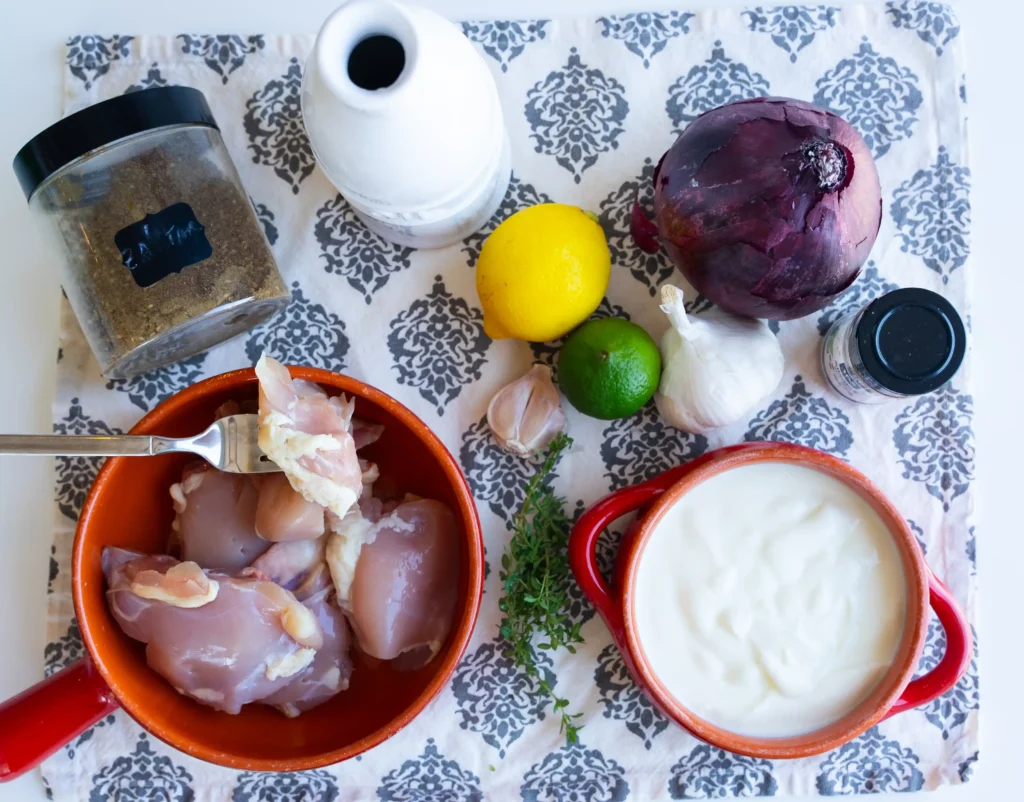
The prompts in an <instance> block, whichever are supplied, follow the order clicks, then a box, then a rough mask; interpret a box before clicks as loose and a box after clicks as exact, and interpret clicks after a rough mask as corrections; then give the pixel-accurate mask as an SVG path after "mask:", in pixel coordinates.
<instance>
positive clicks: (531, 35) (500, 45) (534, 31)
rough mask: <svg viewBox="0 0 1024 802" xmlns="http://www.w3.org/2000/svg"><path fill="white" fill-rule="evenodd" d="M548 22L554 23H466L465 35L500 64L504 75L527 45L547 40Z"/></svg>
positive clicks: (536, 21) (463, 25)
mask: <svg viewBox="0 0 1024 802" xmlns="http://www.w3.org/2000/svg"><path fill="white" fill-rule="evenodd" d="M548 22H550V20H546V19H537V20H487V21H485V22H463V23H462V32H463V33H464V34H465V35H466V37H467V38H468V39H469V41H471V42H476V43H477V44H478V45H480V47H482V48H483V51H484V52H485V53H486V54H487V55H488V56H490V57H491V58H492V59H494V60H495V61H497V62H498V64H500V65H501V71H502V72H508V65H509V62H511V61H512V60H513V59H515V58H517V57H518V56H520V55H522V53H523V50H525V49H526V46H527V45H529V44H530V43H531V42H536V41H538V40H540V39H543V38H544V36H545V32H544V26H545V25H547V24H548Z"/></svg>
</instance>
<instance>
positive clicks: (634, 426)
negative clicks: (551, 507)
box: [601, 401, 708, 490]
mask: <svg viewBox="0 0 1024 802" xmlns="http://www.w3.org/2000/svg"><path fill="white" fill-rule="evenodd" d="M601 437H602V439H603V442H602V443H601V460H602V461H603V462H604V467H605V473H604V475H605V477H606V478H607V479H608V481H609V486H608V489H609V490H618V489H619V488H620V487H627V486H629V485H633V484H637V483H638V482H645V481H647V480H648V479H653V478H654V477H655V476H657V475H658V474H660V473H664V472H665V471H667V470H668V469H669V468H674V467H676V466H677V465H681V464H682V463H684V462H686V461H687V460H691V459H693V458H694V457H699V456H700V455H701V454H703V453H704V452H705V451H707V448H708V440H707V438H706V437H705V436H704V435H702V434H689V433H687V432H684V431H681V430H680V429H675V428H673V427H671V426H669V425H668V424H667V423H665V421H664V420H662V418H661V416H660V415H659V414H658V409H657V407H655V406H654V402H653V401H650V402H648V403H647V404H646V405H645V406H644V407H643V409H641V410H640V411H639V412H638V413H636V415H634V416H633V417H631V418H622V419H620V420H617V421H612V422H611V423H610V424H609V425H608V428H606V429H605V430H604V431H603V432H602V433H601Z"/></svg>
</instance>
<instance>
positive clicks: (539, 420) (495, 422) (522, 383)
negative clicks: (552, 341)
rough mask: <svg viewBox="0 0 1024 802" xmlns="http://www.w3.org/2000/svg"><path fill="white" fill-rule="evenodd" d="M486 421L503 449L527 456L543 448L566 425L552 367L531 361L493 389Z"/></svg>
mask: <svg viewBox="0 0 1024 802" xmlns="http://www.w3.org/2000/svg"><path fill="white" fill-rule="evenodd" d="M487 425H488V426H490V427H491V432H492V433H493V434H494V438H495V439H496V440H497V441H498V445H500V446H501V447H502V448H503V449H505V450H506V451H509V452H511V453H512V454H516V455H518V456H520V457H528V456H530V455H532V454H536V453H538V452H539V451H541V450H542V449H543V448H545V447H546V446H547V445H548V443H550V442H551V441H552V440H554V439H555V435H557V434H558V433H559V432H560V431H562V430H563V429H564V428H565V413H564V412H562V404H561V399H560V398H559V396H558V390H557V389H556V387H555V384H554V382H553V381H552V380H551V368H549V367H548V366H547V365H534V366H533V367H532V368H530V369H529V370H528V371H527V372H526V374H525V375H523V376H522V377H520V378H518V379H516V380H515V381H514V382H512V383H511V384H508V385H506V386H504V387H502V388H501V389H500V390H498V392H497V393H495V395H494V398H492V399H491V403H490V404H489V405H488V407H487Z"/></svg>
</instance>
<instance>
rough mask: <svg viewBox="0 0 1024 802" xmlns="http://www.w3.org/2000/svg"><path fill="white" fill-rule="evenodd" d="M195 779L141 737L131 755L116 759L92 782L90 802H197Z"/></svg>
mask: <svg viewBox="0 0 1024 802" xmlns="http://www.w3.org/2000/svg"><path fill="white" fill-rule="evenodd" d="M191 785H192V775H191V774H189V773H188V772H187V771H186V770H185V769H183V768H182V767H181V766H178V765H177V764H175V763H174V761H173V760H172V759H171V758H169V757H167V756H166V755H158V754H157V753H156V752H154V751H153V747H152V746H151V745H150V741H149V737H148V736H147V735H146V734H145V733H139V742H138V743H137V744H136V746H135V750H134V751H133V752H132V753H131V754H130V755H125V756H122V757H118V758H115V759H114V762H113V763H111V764H110V765H108V766H105V767H104V768H102V769H100V771H99V772H98V773H96V774H95V775H94V776H93V778H92V791H91V792H90V794H89V802H112V801H113V802H143V800H159V802H193V800H194V799H195V792H194V791H193V790H192V787H191Z"/></svg>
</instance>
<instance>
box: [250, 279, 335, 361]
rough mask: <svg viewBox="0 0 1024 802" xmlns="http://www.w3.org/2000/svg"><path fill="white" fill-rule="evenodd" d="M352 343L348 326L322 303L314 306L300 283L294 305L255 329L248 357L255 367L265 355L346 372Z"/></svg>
mask: <svg viewBox="0 0 1024 802" xmlns="http://www.w3.org/2000/svg"><path fill="white" fill-rule="evenodd" d="M348 349H349V342H348V337H346V336H345V323H344V322H343V321H342V319H341V318H340V317H338V316H337V315H335V314H334V313H332V312H328V311H327V310H326V309H324V307H323V306H321V305H320V304H314V303H311V302H310V301H309V300H308V299H307V298H306V296H305V295H304V294H303V293H302V287H301V286H300V285H299V282H297V281H293V282H292V302H291V303H290V304H289V305H288V306H287V308H286V309H285V310H284V311H283V312H281V313H280V314H278V315H276V316H275V317H273V318H271V319H270V320H268V321H267V322H266V323H263V324H262V325H260V326H258V327H257V328H255V329H253V331H252V333H251V334H250V335H249V337H248V339H247V340H246V342H245V355H246V356H247V357H248V358H249V361H250V362H252V363H253V364H254V365H255V364H256V362H257V361H258V360H259V358H260V356H261V355H262V354H264V353H266V354H268V355H270V356H272V357H274V358H275V359H277V360H279V361H280V362H283V363H284V364H286V365H311V366H312V367H315V368H326V369H327V370H333V371H336V372H340V371H342V370H344V369H345V355H346V354H347V353H348Z"/></svg>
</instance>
